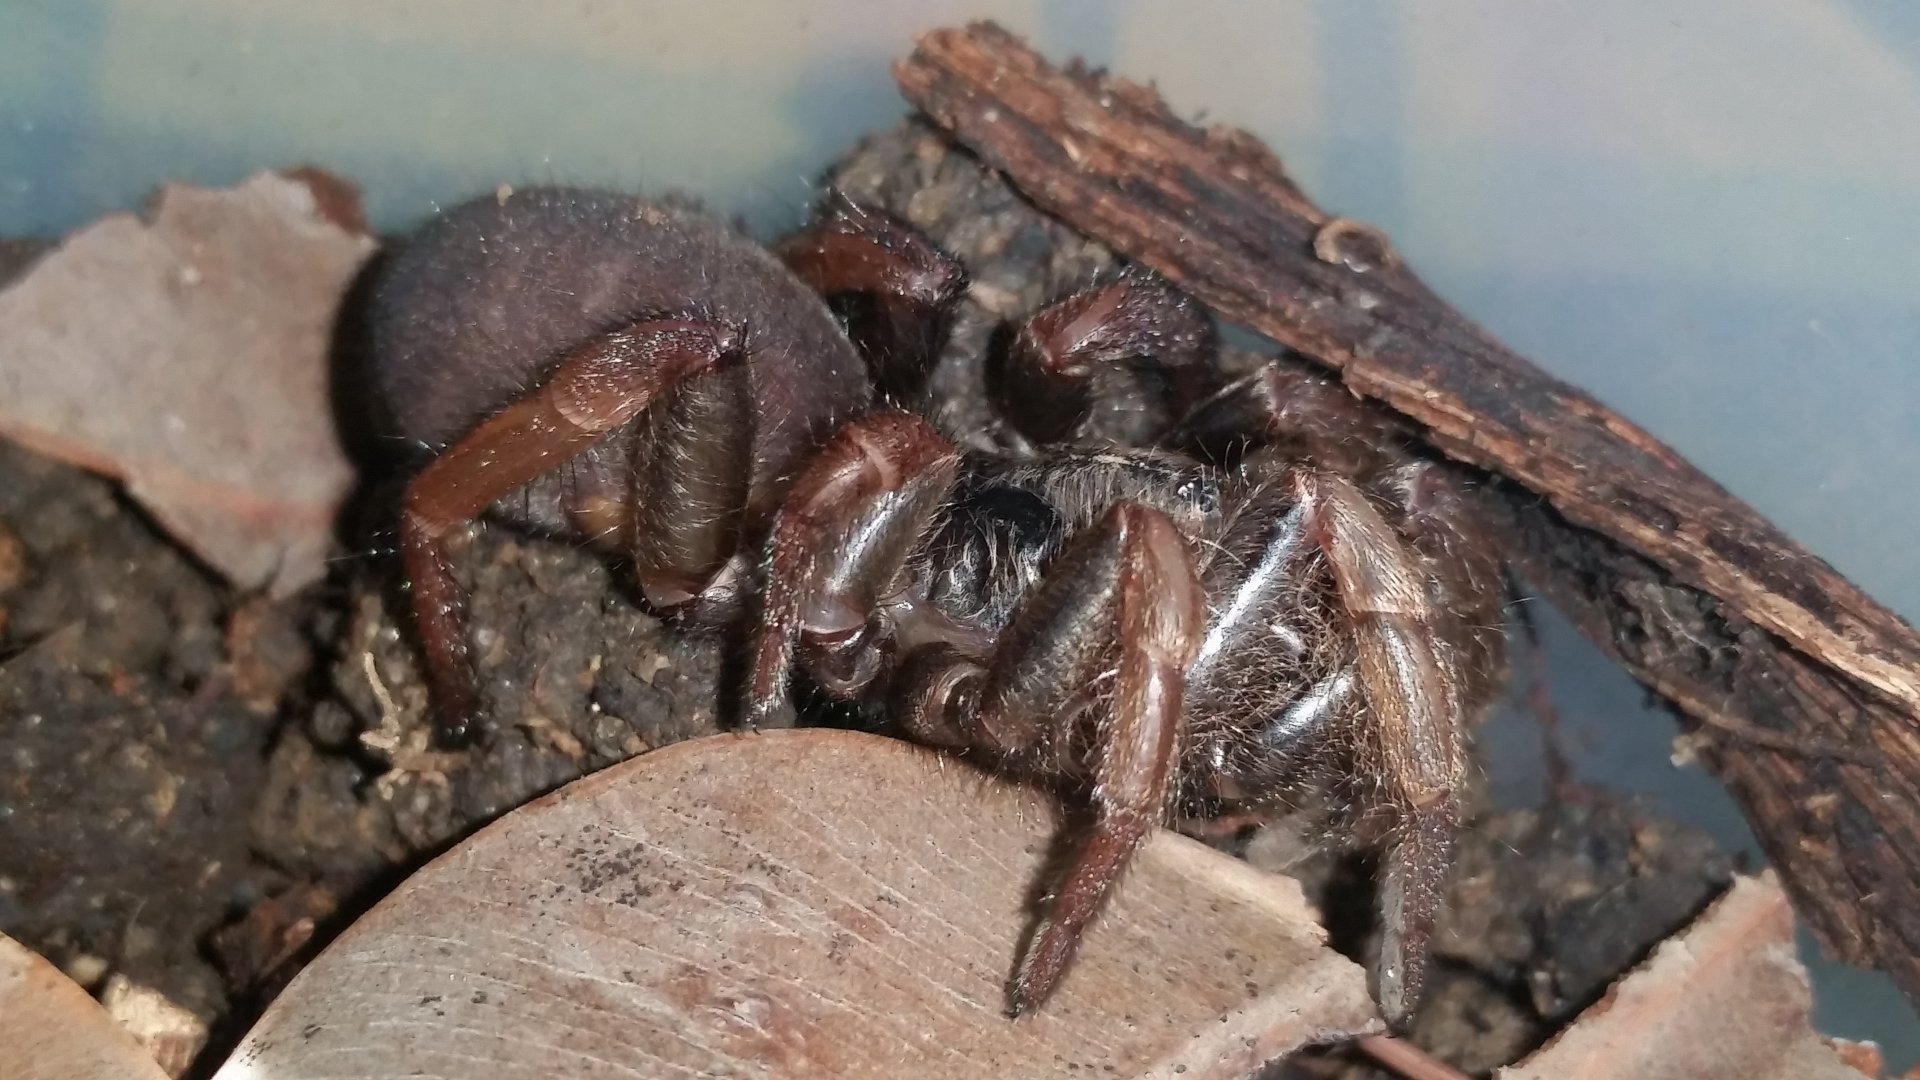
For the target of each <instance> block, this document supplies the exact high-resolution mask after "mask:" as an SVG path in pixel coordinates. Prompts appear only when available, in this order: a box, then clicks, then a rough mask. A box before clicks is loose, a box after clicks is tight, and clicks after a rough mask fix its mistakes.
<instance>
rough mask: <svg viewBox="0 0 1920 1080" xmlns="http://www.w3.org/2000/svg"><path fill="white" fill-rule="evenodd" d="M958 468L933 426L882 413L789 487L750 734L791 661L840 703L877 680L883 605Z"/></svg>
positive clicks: (776, 540)
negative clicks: (798, 662)
mask: <svg viewBox="0 0 1920 1080" xmlns="http://www.w3.org/2000/svg"><path fill="white" fill-rule="evenodd" d="M959 466H960V452H959V451H958V450H957V449H955V448H954V446H953V444H952V443H949V442H948V441H947V440H946V439H945V438H944V437H942V436H941V434H940V433H939V432H938V431H936V430H935V429H934V427H933V425H932V424H930V423H928V422H927V421H925V420H923V419H921V418H920V417H918V416H915V415H913V414H912V413H906V412H899V411H895V410H883V411H880V412H875V413H870V414H868V415H866V416H864V417H861V418H859V419H857V420H854V421H852V422H851V423H848V424H847V425H846V426H844V427H842V428H841V429H840V431H839V432H838V433H837V434H836V435H835V436H834V438H833V440H832V441H831V442H830V443H828V444H827V446H826V447H825V448H824V449H822V450H821V451H820V453H819V454H818V455H817V456H815V457H814V458H813V460H812V461H811V462H810V463H809V464H808V465H807V467H806V469H805V471H803V472H802V473H801V474H800V475H799V477H797V478H796V479H795V480H794V484H793V487H792V489H791V490H790V491H789V492H788V494H787V499H786V502H785V503H784V505H782V507H781V508H780V511H779V513H778V514H777V515H776V516H775V518H774V524H773V530H772V533H771V534H770V535H769V537H768V540H767V555H766V575H767V579H766V590H765V595H764V607H763V609H762V613H761V614H762V618H761V625H760V627H759V629H758V630H757V631H756V633H755V636H754V642H753V656H752V665H753V666H752V670H751V672H750V673H749V679H748V691H747V717H748V722H749V723H750V724H753V725H756V726H757V725H758V724H759V723H760V722H761V721H762V720H763V719H764V718H765V717H767V716H769V715H770V714H771V713H772V712H773V711H774V710H775V709H776V708H777V707H778V706H779V704H780V702H781V699H782V698H783V697H784V696H785V694H786V687H787V669H788V668H789V666H791V664H792V662H793V657H794V654H795V653H796V651H798V652H800V654H801V660H802V663H803V664H804V665H805V666H806V667H807V668H808V671H809V673H811V674H813V675H815V677H816V679H817V680H818V681H820V682H821V683H822V685H823V686H825V687H826V688H827V689H829V690H832V691H834V692H837V693H840V694H842V695H843V696H845V695H850V694H851V693H852V692H853V691H855V690H858V689H859V688H860V687H862V686H864V685H865V684H866V683H867V682H868V681H870V680H871V679H872V678H873V676H874V675H875V674H876V672H877V663H878V660H879V656H878V654H877V652H876V651H875V650H874V649H872V648H870V647H869V646H871V645H872V644H874V643H875V641H876V640H877V639H879V638H882V637H884V636H885V633H884V627H876V620H877V619H883V618H884V612H883V611H881V607H882V602H883V601H885V600H887V599H889V598H892V597H894V596H896V595H898V594H899V593H900V592H901V591H902V590H903V586H904V579H905V576H906V573H907V568H908V561H909V559H911V558H912V556H913V554H914V552H915V551H916V550H918V548H919V547H920V544H921V542H922V540H923V539H924V537H925V534H926V532H927V531H928V529H929V528H930V527H931V526H932V524H933V523H934V521H935V520H936V519H937V518H938V516H939V513H940V509H941V507H942V505H943V504H944V503H945V501H946V498H947V493H948V491H949V490H950V489H951V488H952V487H953V482H954V477H955V474H956V473H957V471H958V469H959ZM876 631H880V632H878V633H876Z"/></svg>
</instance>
